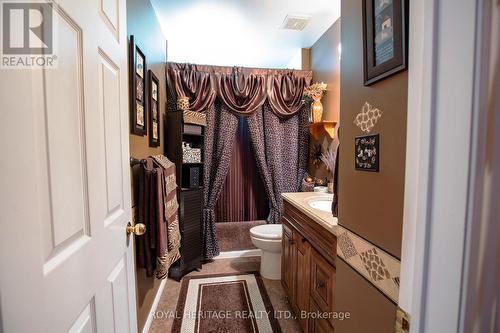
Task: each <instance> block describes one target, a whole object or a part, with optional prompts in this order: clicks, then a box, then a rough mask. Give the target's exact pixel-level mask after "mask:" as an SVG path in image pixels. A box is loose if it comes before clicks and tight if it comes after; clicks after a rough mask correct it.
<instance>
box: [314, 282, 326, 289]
mask: <svg viewBox="0 0 500 333" xmlns="http://www.w3.org/2000/svg"><path fill="white" fill-rule="evenodd" d="M323 288H325V284H324V283H323V282H318V283H317V284H316V289H323Z"/></svg>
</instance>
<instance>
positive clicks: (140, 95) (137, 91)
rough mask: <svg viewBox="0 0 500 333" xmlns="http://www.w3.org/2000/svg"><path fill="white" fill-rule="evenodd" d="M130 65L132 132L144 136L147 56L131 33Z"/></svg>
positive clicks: (145, 131)
mask: <svg viewBox="0 0 500 333" xmlns="http://www.w3.org/2000/svg"><path fill="white" fill-rule="evenodd" d="M129 47H130V54H129V56H130V61H129V64H130V67H129V78H130V80H129V82H130V87H129V89H130V90H129V98H130V132H131V133H132V134H135V135H140V136H144V135H146V134H147V132H148V128H147V124H146V119H147V115H146V105H147V104H148V102H147V95H146V73H147V66H146V56H145V55H144V53H143V52H142V51H141V49H140V48H139V47H138V46H137V45H136V44H135V40H134V36H133V35H130V45H129Z"/></svg>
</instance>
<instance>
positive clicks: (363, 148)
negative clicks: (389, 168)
mask: <svg viewBox="0 0 500 333" xmlns="http://www.w3.org/2000/svg"><path fill="white" fill-rule="evenodd" d="M379 141H380V136H379V135H378V134H373V135H365V136H358V137H356V138H354V168H355V169H356V170H360V171H372V172H378V171H379V160H380V151H379V147H380V142H379Z"/></svg>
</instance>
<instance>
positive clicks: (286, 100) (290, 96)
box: [267, 73, 310, 117]
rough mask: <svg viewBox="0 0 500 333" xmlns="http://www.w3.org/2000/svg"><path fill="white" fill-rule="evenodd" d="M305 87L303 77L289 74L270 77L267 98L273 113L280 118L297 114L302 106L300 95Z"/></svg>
mask: <svg viewBox="0 0 500 333" xmlns="http://www.w3.org/2000/svg"><path fill="white" fill-rule="evenodd" d="M309 82H310V81H309ZM307 85H309V84H307ZM305 87H306V78H304V77H298V76H294V75H293V74H291V73H290V74H286V75H272V76H270V77H269V78H268V87H267V98H268V100H269V104H270V105H271V108H272V110H273V112H274V113H275V114H276V115H278V116H281V117H287V116H291V115H294V114H295V113H297V111H299V109H300V107H301V106H302V94H303V92H304V88H305Z"/></svg>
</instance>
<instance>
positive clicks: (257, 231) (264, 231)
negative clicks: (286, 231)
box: [250, 224, 283, 240]
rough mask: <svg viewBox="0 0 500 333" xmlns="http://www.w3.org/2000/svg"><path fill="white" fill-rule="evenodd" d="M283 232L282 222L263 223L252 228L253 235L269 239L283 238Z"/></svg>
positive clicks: (251, 233)
mask: <svg viewBox="0 0 500 333" xmlns="http://www.w3.org/2000/svg"><path fill="white" fill-rule="evenodd" d="M282 232H283V227H282V226H281V224H263V225H258V226H255V227H253V228H251V229H250V235H252V237H255V238H260V239H269V240H278V239H280V240H281V235H282Z"/></svg>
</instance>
